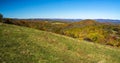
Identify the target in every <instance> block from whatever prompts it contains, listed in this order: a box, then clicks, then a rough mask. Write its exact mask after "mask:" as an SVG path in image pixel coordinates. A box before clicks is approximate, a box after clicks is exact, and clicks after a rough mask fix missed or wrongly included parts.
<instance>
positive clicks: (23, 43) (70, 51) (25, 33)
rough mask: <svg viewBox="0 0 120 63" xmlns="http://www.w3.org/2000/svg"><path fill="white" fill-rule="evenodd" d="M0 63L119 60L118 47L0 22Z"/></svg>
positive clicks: (116, 62) (117, 62) (118, 62)
mask: <svg viewBox="0 0 120 63" xmlns="http://www.w3.org/2000/svg"><path fill="white" fill-rule="evenodd" d="M0 63H120V49H117V48H112V47H109V46H105V45H100V44H95V43H90V42H86V41H79V40H77V39H73V38H70V37H66V36H62V35H58V34H54V33H50V32H45V31H40V30H36V29H32V28H26V27H19V26H15V25H8V24H2V23H0Z"/></svg>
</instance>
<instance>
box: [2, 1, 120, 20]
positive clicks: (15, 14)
mask: <svg viewBox="0 0 120 63" xmlns="http://www.w3.org/2000/svg"><path fill="white" fill-rule="evenodd" d="M0 13H1V14H3V16H4V17H5V18H62V19H63V18H64V19H120V0H0Z"/></svg>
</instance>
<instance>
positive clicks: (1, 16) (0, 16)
mask: <svg viewBox="0 0 120 63" xmlns="http://www.w3.org/2000/svg"><path fill="white" fill-rule="evenodd" d="M2 21H3V15H2V14H0V22H2Z"/></svg>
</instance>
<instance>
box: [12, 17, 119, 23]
mask: <svg viewBox="0 0 120 63" xmlns="http://www.w3.org/2000/svg"><path fill="white" fill-rule="evenodd" d="M13 19H14V18H13ZM15 19H16V20H19V19H17V18H15ZM20 20H30V21H33V20H36V21H65V22H78V21H81V20H86V19H59V18H30V19H20ZM91 20H95V21H98V22H109V23H115V24H120V20H118V19H91Z"/></svg>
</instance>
